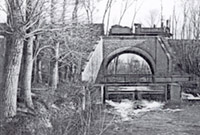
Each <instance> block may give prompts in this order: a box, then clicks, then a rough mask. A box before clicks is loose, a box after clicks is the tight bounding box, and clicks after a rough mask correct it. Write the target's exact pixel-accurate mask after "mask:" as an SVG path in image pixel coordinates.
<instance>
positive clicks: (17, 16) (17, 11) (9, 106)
mask: <svg viewBox="0 0 200 135" xmlns="http://www.w3.org/2000/svg"><path fill="white" fill-rule="evenodd" d="M6 4H7V7H9V8H7V12H8V18H7V24H9V25H8V26H9V29H8V30H7V31H8V33H9V34H7V33H6V52H5V63H4V70H3V71H4V72H3V82H2V84H1V90H0V96H1V98H0V119H1V120H4V119H6V118H8V117H13V116H15V115H16V110H17V89H18V80H19V72H20V67H21V58H22V52H23V39H24V38H23V33H24V31H23V30H24V28H23V25H22V24H23V19H22V16H23V13H24V12H23V9H22V7H21V6H19V5H21V4H22V0H18V1H12V0H7V2H6Z"/></svg>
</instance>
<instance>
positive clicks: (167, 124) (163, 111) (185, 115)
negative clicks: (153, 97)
mask: <svg viewBox="0 0 200 135" xmlns="http://www.w3.org/2000/svg"><path fill="white" fill-rule="evenodd" d="M106 104H107V106H108V107H107V109H106V113H107V114H108V115H110V117H114V116H115V119H114V120H113V122H112V124H110V126H109V128H108V129H107V130H106V131H105V132H104V135H200V104H199V103H181V104H166V103H164V102H156V101H146V100H141V101H130V100H123V101H122V102H120V103H119V102H113V101H110V100H109V101H106ZM108 121H109V120H108Z"/></svg>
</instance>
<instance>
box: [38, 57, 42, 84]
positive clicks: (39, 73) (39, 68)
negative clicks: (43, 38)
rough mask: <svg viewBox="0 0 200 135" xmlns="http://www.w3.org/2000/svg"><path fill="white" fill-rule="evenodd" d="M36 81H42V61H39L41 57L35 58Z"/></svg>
mask: <svg viewBox="0 0 200 135" xmlns="http://www.w3.org/2000/svg"><path fill="white" fill-rule="evenodd" d="M39 57H40V56H39ZM37 82H38V83H42V61H41V58H38V59H37Z"/></svg>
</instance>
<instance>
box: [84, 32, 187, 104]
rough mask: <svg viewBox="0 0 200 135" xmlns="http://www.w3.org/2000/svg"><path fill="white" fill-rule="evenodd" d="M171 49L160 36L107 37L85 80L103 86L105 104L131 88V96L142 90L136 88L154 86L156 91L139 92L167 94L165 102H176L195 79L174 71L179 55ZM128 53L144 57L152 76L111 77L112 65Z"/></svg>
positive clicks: (90, 62) (95, 53) (91, 59)
mask: <svg viewBox="0 0 200 135" xmlns="http://www.w3.org/2000/svg"><path fill="white" fill-rule="evenodd" d="M148 30H149V29H148ZM171 46H172V45H171V44H170V42H169V38H168V37H166V36H160V35H159V34H158V35H153V36H152V35H148V36H146V35H142V36H141V35H138V34H135V35H134V34H131V35H120V34H119V35H110V36H103V37H101V39H100V41H99V42H98V43H97V44H96V46H95V47H94V51H93V52H92V53H91V54H90V56H89V58H88V61H87V63H86V64H85V67H84V70H83V71H82V80H83V81H87V82H92V83H95V84H96V86H101V97H102V102H104V101H105V99H106V98H108V97H109V94H113V93H116V92H117V93H121V94H122V93H126V92H127V91H126V89H128V90H129V91H128V93H129V95H130V93H132V94H133V95H134V93H135V91H138V90H137V89H134V88H133V86H134V87H140V86H145V87H146V88H147V87H149V86H150V85H151V86H153V88H154V90H153V89H151V88H152V87H151V88H150V89H148V92H147V91H146V90H145V89H144V90H140V91H141V92H139V93H140V94H141V93H144V92H145V93H146V94H147V93H148V94H150V93H155V92H157V94H158V93H163V95H164V99H169V98H168V97H170V98H171V100H173V101H180V97H181V93H180V92H181V86H180V83H181V82H187V81H190V80H191V77H190V76H188V75H183V74H177V73H175V72H174V57H175V56H174V52H173V48H172V47H171ZM124 53H132V54H136V55H139V56H141V57H142V58H143V59H144V60H145V61H146V62H147V63H148V65H149V67H150V70H151V73H152V74H144V75H142V74H140V75H136V74H109V73H108V65H109V63H110V62H111V61H112V60H113V59H114V58H116V57H117V56H119V55H121V54H124ZM160 86H163V87H162V88H161V87H160ZM124 87H126V88H124ZM113 88H115V89H113ZM122 88H123V89H122ZM155 89H157V90H155ZM158 89H159V90H158ZM169 91H170V92H169ZM137 93H138V92H137Z"/></svg>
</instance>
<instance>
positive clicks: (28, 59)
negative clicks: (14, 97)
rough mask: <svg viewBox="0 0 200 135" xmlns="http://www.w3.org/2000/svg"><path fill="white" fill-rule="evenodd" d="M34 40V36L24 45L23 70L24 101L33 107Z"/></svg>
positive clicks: (22, 95) (22, 91)
mask: <svg viewBox="0 0 200 135" xmlns="http://www.w3.org/2000/svg"><path fill="white" fill-rule="evenodd" d="M33 40H34V37H30V38H29V39H28V43H27V44H26V45H25V46H24V51H25V52H24V54H25V55H24V68H23V69H24V70H23V74H24V76H23V82H22V90H21V97H22V98H23V101H24V103H25V104H26V105H27V106H28V107H31V108H33V101H32V97H31V82H32V81H31V80H32V70H33Z"/></svg>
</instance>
